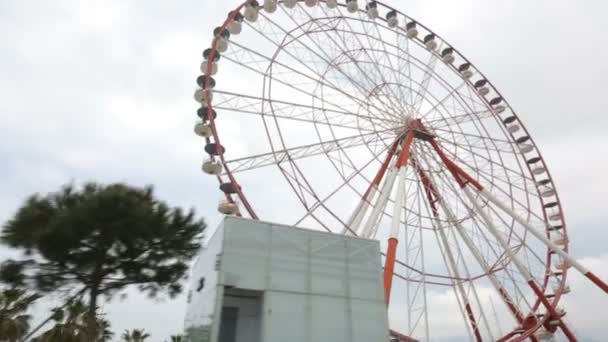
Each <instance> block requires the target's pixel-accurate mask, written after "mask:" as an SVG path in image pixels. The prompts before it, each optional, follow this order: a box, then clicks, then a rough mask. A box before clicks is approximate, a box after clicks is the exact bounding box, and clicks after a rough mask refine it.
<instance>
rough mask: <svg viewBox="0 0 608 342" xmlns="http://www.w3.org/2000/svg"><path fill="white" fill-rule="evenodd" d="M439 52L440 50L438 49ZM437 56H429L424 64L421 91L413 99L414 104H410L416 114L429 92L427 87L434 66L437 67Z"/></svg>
mask: <svg viewBox="0 0 608 342" xmlns="http://www.w3.org/2000/svg"><path fill="white" fill-rule="evenodd" d="M440 50H441V48H440ZM437 60H438V58H437V56H435V54H431V56H430V57H429V61H428V62H427V63H426V68H425V70H424V77H423V79H422V83H421V84H422V89H421V91H419V92H418V93H417V95H416V98H415V99H414V103H413V104H412V107H414V108H415V109H416V112H420V108H421V107H422V104H423V102H424V98H425V96H426V94H427V92H428V90H429V86H430V83H431V79H432V77H433V74H434V72H435V66H436V65H437Z"/></svg>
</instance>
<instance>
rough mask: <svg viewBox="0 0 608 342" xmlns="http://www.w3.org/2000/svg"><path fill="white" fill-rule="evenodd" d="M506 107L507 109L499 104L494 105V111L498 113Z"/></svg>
mask: <svg viewBox="0 0 608 342" xmlns="http://www.w3.org/2000/svg"><path fill="white" fill-rule="evenodd" d="M506 109H507V107H505V106H502V105H500V106H496V107H494V112H495V113H496V114H500V113H502V112H504V111H505V110H506Z"/></svg>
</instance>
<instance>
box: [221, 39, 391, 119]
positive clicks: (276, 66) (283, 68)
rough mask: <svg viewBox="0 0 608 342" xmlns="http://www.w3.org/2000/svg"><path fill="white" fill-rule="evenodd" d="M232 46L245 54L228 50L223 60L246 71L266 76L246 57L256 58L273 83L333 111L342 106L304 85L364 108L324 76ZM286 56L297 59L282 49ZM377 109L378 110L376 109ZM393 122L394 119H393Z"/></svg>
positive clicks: (238, 45) (361, 101)
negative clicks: (283, 76) (312, 74)
mask: <svg viewBox="0 0 608 342" xmlns="http://www.w3.org/2000/svg"><path fill="white" fill-rule="evenodd" d="M234 46H235V47H237V48H240V49H241V50H243V51H246V52H247V53H246V54H245V53H239V52H238V51H235V50H234V49H233V50H230V51H232V54H226V55H224V58H225V59H227V60H229V61H231V62H233V63H236V64H239V65H241V66H243V67H244V68H246V69H249V70H251V71H253V72H256V73H258V74H261V75H263V76H267V71H266V70H265V68H268V67H265V68H259V67H258V68H255V67H252V66H251V64H252V63H251V61H250V60H248V59H247V57H249V58H257V59H261V60H262V61H265V62H266V63H267V64H266V65H268V66H270V71H271V77H272V80H273V81H276V82H279V83H281V84H283V85H285V86H287V87H289V88H291V89H293V90H296V91H298V92H301V93H303V94H305V95H308V96H310V97H311V98H315V99H318V100H320V101H322V102H323V103H324V104H327V105H331V106H332V107H333V109H334V110H340V109H343V108H344V105H340V104H336V103H332V102H331V101H329V100H328V99H327V98H321V97H319V95H317V94H314V93H311V92H310V91H307V90H305V89H304V87H303V86H305V85H313V84H317V85H322V86H324V87H327V88H329V89H332V90H333V91H335V92H336V93H338V94H340V95H341V96H344V97H345V98H347V99H348V100H350V101H352V102H353V103H355V104H357V105H358V106H366V105H367V104H366V103H365V102H363V100H361V99H359V98H357V97H356V96H353V95H352V94H349V93H348V92H346V91H344V90H342V89H340V87H338V86H337V85H334V84H332V83H331V82H330V80H328V79H327V78H325V76H324V75H322V74H317V76H318V78H313V77H311V76H309V75H308V74H306V73H304V72H302V71H299V70H296V69H295V68H293V67H291V66H289V65H287V64H285V63H282V62H280V61H278V60H276V59H273V58H272V57H269V56H265V55H262V54H260V53H258V52H255V51H253V50H251V49H249V48H247V47H245V46H244V45H240V44H238V43H234ZM283 51H284V52H285V53H286V54H288V55H290V56H291V57H292V58H293V59H297V58H296V57H295V56H293V55H292V54H291V53H290V52H289V50H286V49H284V50H283ZM308 70H309V71H313V72H314V70H313V69H310V68H309V69H308ZM315 74H316V73H315ZM282 75H289V76H290V77H291V78H289V79H282V78H281V76H282ZM294 75H295V76H298V77H301V78H302V79H304V80H306V81H307V82H304V83H303V82H302V81H297V79H295V78H294V77H293V76H294ZM377 109H379V108H377ZM370 119H373V120H374V121H385V120H386V121H390V120H389V119H387V118H384V119H382V118H379V117H374V118H370ZM393 120H394V119H393Z"/></svg>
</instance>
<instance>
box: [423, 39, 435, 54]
mask: <svg viewBox="0 0 608 342" xmlns="http://www.w3.org/2000/svg"><path fill="white" fill-rule="evenodd" d="M424 45H426V48H427V49H429V50H431V51H435V49H436V48H437V41H435V39H431V40H429V41H427V42H426V43H424Z"/></svg>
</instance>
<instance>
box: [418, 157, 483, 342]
mask: <svg viewBox="0 0 608 342" xmlns="http://www.w3.org/2000/svg"><path fill="white" fill-rule="evenodd" d="M413 160H414V162H415V163H414V168H415V169H416V173H417V174H418V177H419V181H420V183H423V184H422V185H423V188H424V194H425V195H424V196H422V195H421V196H420V197H426V201H422V202H423V203H424V205H423V206H422V207H423V208H424V210H425V211H426V213H427V216H428V217H429V218H431V222H432V224H433V235H434V236H435V242H436V244H437V247H438V249H439V252H440V253H439V254H441V259H442V261H443V265H444V267H445V269H446V271H447V273H448V275H449V276H450V282H451V288H452V291H453V292H454V297H455V298H456V301H457V303H458V309H459V311H460V314H461V316H462V319H463V322H464V327H465V330H466V332H467V334H468V335H469V340H473V336H472V335H471V329H469V328H470V326H469V319H470V318H471V316H470V315H468V314H465V311H467V309H466V303H468V298H467V297H466V294H465V293H464V291H463V290H462V284H461V282H462V280H461V277H460V275H459V273H458V269H457V267H455V265H454V266H451V265H452V264H450V262H449V260H448V253H449V257H450V260H453V259H454V257H453V255H452V253H451V250H449V251H448V250H446V249H445V248H444V247H443V245H442V242H441V240H440V237H439V230H440V229H441V228H440V225H441V222H440V221H439V220H438V219H437V216H436V215H437V210H436V208H435V203H433V198H432V194H431V193H432V191H431V189H430V188H429V186H428V185H429V183H428V181H427V179H428V178H427V177H426V176H425V175H424V173H423V172H422V170H420V168H419V167H418V162H417V161H416V158H414V159H413ZM420 197H419V198H420ZM431 206H432V207H433V208H434V209H432V210H431ZM420 212H422V210H420ZM441 230H442V229H441ZM467 272H468V271H467ZM467 278H470V274H467ZM471 325H472V327H473V329H472V330H475V324H474V323H473V322H471ZM492 339H493V338H492Z"/></svg>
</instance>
